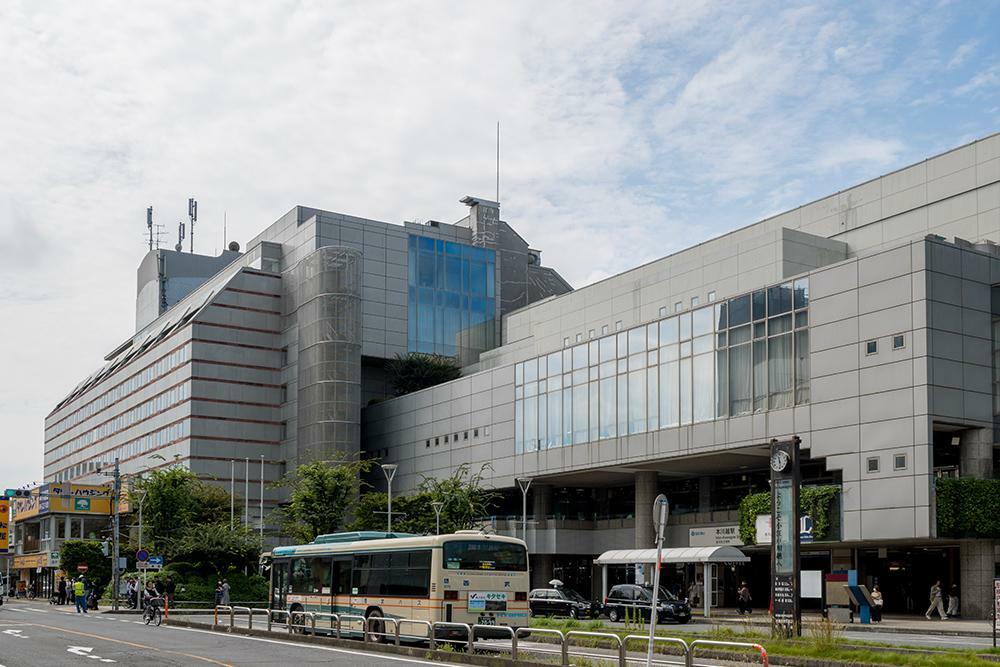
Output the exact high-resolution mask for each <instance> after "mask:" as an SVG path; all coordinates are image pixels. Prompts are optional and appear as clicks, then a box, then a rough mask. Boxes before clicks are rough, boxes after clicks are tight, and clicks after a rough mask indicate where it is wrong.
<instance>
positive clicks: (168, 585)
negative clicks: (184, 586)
mask: <svg viewBox="0 0 1000 667" xmlns="http://www.w3.org/2000/svg"><path fill="white" fill-rule="evenodd" d="M176 591H177V584H175V583H174V580H173V577H167V580H166V581H165V582H164V584H163V594H164V597H166V600H167V604H168V605H170V606H171V607H173V606H174V592H176Z"/></svg>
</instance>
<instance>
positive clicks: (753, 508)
mask: <svg viewBox="0 0 1000 667" xmlns="http://www.w3.org/2000/svg"><path fill="white" fill-rule="evenodd" d="M839 494H840V487H839V486H803V487H802V491H801V492H800V493H799V511H800V512H801V513H802V514H808V515H809V516H810V517H812V520H813V538H814V539H817V540H823V539H826V538H827V537H828V536H829V535H830V512H831V509H832V506H833V503H834V501H835V500H836V499H837V496H838V495H839ZM770 513H771V493H770V492H768V491H765V492H764V493H754V494H752V495H749V496H747V497H746V498H744V499H743V500H742V501H740V539H741V540H743V544H756V543H757V515H758V514H770Z"/></svg>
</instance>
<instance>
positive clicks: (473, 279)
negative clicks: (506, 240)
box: [469, 262, 486, 294]
mask: <svg viewBox="0 0 1000 667" xmlns="http://www.w3.org/2000/svg"><path fill="white" fill-rule="evenodd" d="M469 291H470V292H472V293H473V294H486V264H484V263H482V262H470V264H469Z"/></svg>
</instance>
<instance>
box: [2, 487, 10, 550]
mask: <svg viewBox="0 0 1000 667" xmlns="http://www.w3.org/2000/svg"><path fill="white" fill-rule="evenodd" d="M5 553H10V501H9V500H6V499H5V500H0V554H5Z"/></svg>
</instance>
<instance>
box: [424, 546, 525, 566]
mask: <svg viewBox="0 0 1000 667" xmlns="http://www.w3.org/2000/svg"><path fill="white" fill-rule="evenodd" d="M444 567H445V569H447V570H502V571H506V572H525V571H527V569H528V554H527V552H526V550H525V548H524V547H523V546H522V545H520V544H513V543H510V542H487V541H479V540H476V541H474V540H464V541H454V542H445V543H444Z"/></svg>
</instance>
